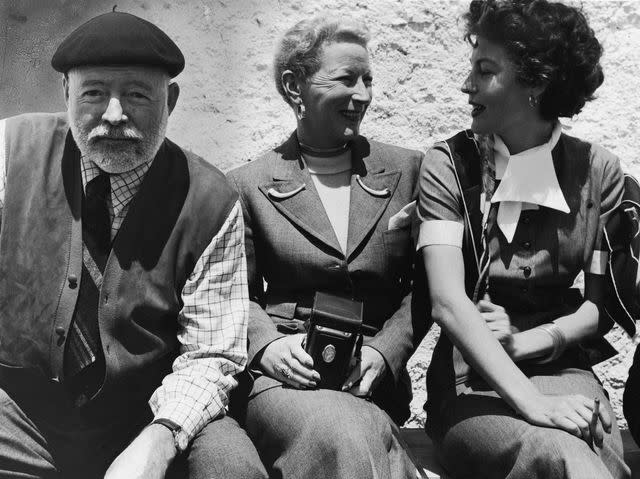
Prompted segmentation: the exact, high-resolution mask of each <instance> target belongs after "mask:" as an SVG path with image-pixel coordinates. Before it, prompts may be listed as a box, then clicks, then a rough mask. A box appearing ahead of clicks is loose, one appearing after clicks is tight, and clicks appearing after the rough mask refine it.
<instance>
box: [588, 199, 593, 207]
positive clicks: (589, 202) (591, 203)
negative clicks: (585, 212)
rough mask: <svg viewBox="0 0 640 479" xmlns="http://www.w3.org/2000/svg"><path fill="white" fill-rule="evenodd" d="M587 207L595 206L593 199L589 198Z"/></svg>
mask: <svg viewBox="0 0 640 479" xmlns="http://www.w3.org/2000/svg"><path fill="white" fill-rule="evenodd" d="M587 208H593V200H587Z"/></svg>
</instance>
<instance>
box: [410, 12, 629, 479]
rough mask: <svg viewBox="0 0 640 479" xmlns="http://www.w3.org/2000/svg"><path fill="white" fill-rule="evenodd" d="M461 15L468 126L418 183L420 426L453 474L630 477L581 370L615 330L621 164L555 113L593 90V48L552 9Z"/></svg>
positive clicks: (609, 417) (584, 32)
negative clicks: (610, 269)
mask: <svg viewBox="0 0 640 479" xmlns="http://www.w3.org/2000/svg"><path fill="white" fill-rule="evenodd" d="M464 18H465V20H466V38H467V39H468V40H469V42H470V44H471V46H472V54H471V72H470V73H469V75H468V76H467V78H466V80H465V82H464V85H463V87H462V91H463V93H465V94H467V95H468V96H469V103H470V105H471V107H472V110H471V116H472V123H471V130H472V131H466V132H461V133H459V134H458V135H456V136H454V137H453V138H451V139H449V140H447V142H444V143H438V144H436V146H435V147H434V148H433V149H432V150H430V151H429V152H428V154H427V156H426V158H425V161H424V162H423V167H422V171H421V177H420V199H419V211H418V214H419V216H420V218H421V220H422V224H421V227H420V235H419V241H418V248H419V249H421V251H422V256H423V260H424V265H425V268H426V271H427V277H428V279H429V281H428V283H429V294H430V298H431V301H432V313H433V319H434V320H435V321H436V322H437V323H438V324H440V326H441V327H442V330H443V334H442V335H441V337H440V339H439V341H438V344H437V346H436V349H435V351H434V355H433V359H432V362H431V365H430V369H429V373H428V382H427V388H428V394H429V396H428V397H429V399H428V403H427V407H426V409H427V415H428V418H427V431H428V433H429V435H430V436H431V437H432V438H433V440H434V444H435V446H436V449H437V451H438V453H439V455H440V457H441V459H442V462H443V465H444V466H445V467H446V469H447V470H448V471H449V472H450V473H451V474H452V475H453V476H454V477H473V478H505V477H506V478H525V477H526V478H546V479H548V478H565V477H566V478H580V479H588V478H594V479H595V478H626V477H629V469H628V468H627V466H626V465H625V463H624V460H623V449H622V441H621V437H620V433H619V431H618V428H617V426H616V423H615V416H614V414H613V412H612V410H611V406H610V404H609V401H608V399H607V395H606V392H605V391H604V389H603V388H602V385H601V384H600V382H599V381H598V379H597V378H596V376H595V375H594V373H593V371H592V370H591V365H592V364H593V363H594V362H597V359H595V358H596V356H598V353H599V352H600V351H603V350H604V346H603V344H602V342H601V341H603V339H602V334H603V333H604V332H606V331H607V330H608V329H610V327H611V323H610V322H608V321H607V319H606V318H605V317H604V316H603V315H602V314H600V312H599V311H600V307H601V304H602V297H603V291H604V288H603V286H604V280H603V278H604V276H603V274H604V272H605V271H604V265H605V264H606V256H605V255H606V253H605V252H603V251H600V249H601V248H600V244H601V237H602V228H603V224H604V222H605V221H606V219H607V215H608V214H609V212H610V211H611V210H612V209H613V208H614V207H615V206H616V205H617V204H618V203H619V201H620V197H621V194H622V187H623V182H622V171H621V168H620V162H619V160H618V158H616V157H615V156H614V155H612V154H611V153H609V152H608V151H606V150H605V149H603V148H601V147H599V146H598V145H595V144H592V143H587V142H584V141H582V140H579V139H577V138H573V137H571V136H569V135H566V134H565V133H563V132H562V125H561V124H560V123H559V121H558V118H559V117H572V116H574V115H576V114H578V113H579V112H580V111H581V109H582V107H583V106H584V105H585V102H587V101H589V100H592V99H593V98H594V92H595V91H596V89H597V88H598V87H599V86H600V85H601V84H602V82H603V79H604V76H603V73H602V68H601V66H600V63H599V60H600V56H601V53H602V47H601V45H600V43H599V42H598V40H597V38H596V37H595V35H594V32H593V30H592V29H591V28H590V27H589V25H588V23H587V20H586V18H585V16H584V14H583V13H582V12H581V11H580V10H578V9H576V8H573V7H569V6H566V5H563V4H561V3H550V2H547V1H546V0H531V1H524V0H504V1H495V0H485V1H472V2H471V4H470V7H469V10H468V12H467V13H466V15H465V17H464ZM580 271H584V272H585V290H584V295H581V294H580V293H579V291H577V290H574V289H572V288H571V287H572V285H573V282H574V279H575V278H576V276H577V275H578V273H579V272H580ZM434 278H435V280H434Z"/></svg>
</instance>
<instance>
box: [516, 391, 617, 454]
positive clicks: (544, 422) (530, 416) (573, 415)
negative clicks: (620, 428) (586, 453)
mask: <svg viewBox="0 0 640 479" xmlns="http://www.w3.org/2000/svg"><path fill="white" fill-rule="evenodd" d="M595 408H596V406H595V401H594V400H593V399H588V398H586V397H584V396H582V395H580V394H572V395H567V396H550V395H544V394H541V395H540V396H539V397H538V399H537V400H536V401H532V407H531V410H530V411H525V412H521V414H522V415H523V417H524V418H525V419H526V420H527V421H528V422H530V423H532V424H536V425H538V426H545V427H554V428H558V429H562V430H564V431H566V432H568V433H569V434H573V435H574V436H577V437H580V438H582V439H584V440H585V441H586V442H587V444H589V445H590V446H591V445H592V444H595V445H596V446H598V447H600V448H601V447H602V442H603V439H604V432H607V433H610V432H611V418H610V417H609V414H608V413H607V411H606V410H604V409H603V408H599V409H598V414H597V416H596V417H595V418H594V417H593V416H594V414H593V412H594V409H595ZM603 431H604V432H603Z"/></svg>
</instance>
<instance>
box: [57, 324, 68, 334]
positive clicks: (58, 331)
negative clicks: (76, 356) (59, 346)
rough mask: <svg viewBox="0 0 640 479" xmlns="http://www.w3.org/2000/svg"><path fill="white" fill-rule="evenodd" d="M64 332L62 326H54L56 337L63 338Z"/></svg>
mask: <svg viewBox="0 0 640 479" xmlns="http://www.w3.org/2000/svg"><path fill="white" fill-rule="evenodd" d="M65 332H66V331H65V330H64V328H63V327H62V326H56V334H57V335H58V336H64V333H65Z"/></svg>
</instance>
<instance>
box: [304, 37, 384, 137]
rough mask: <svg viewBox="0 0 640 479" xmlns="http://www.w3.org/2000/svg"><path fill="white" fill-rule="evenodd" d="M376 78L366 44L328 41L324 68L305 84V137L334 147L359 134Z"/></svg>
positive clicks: (324, 50) (322, 59) (325, 48)
mask: <svg viewBox="0 0 640 479" xmlns="http://www.w3.org/2000/svg"><path fill="white" fill-rule="evenodd" d="M372 80H373V79H372V76H371V69H370V67H369V54H368V53H367V49H366V48H364V47H363V46H361V45H358V44H357V43H351V42H338V43H329V44H327V45H325V46H324V47H323V48H322V52H321V54H320V69H319V70H318V71H317V72H316V73H315V74H314V75H313V76H311V77H310V78H308V79H307V81H306V82H305V83H304V84H303V85H301V98H302V102H303V103H304V106H305V109H306V118H305V119H304V120H302V121H300V122H298V135H299V136H300V139H301V141H302V142H303V143H306V144H308V145H309V146H314V147H316V148H333V147H337V146H340V145H343V144H344V143H346V142H347V141H348V140H349V139H351V138H353V137H355V136H357V135H358V133H359V131H360V123H361V122H362V118H363V117H364V114H365V112H366V111H367V107H368V106H369V104H370V103H371V97H372V94H371V82H372Z"/></svg>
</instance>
